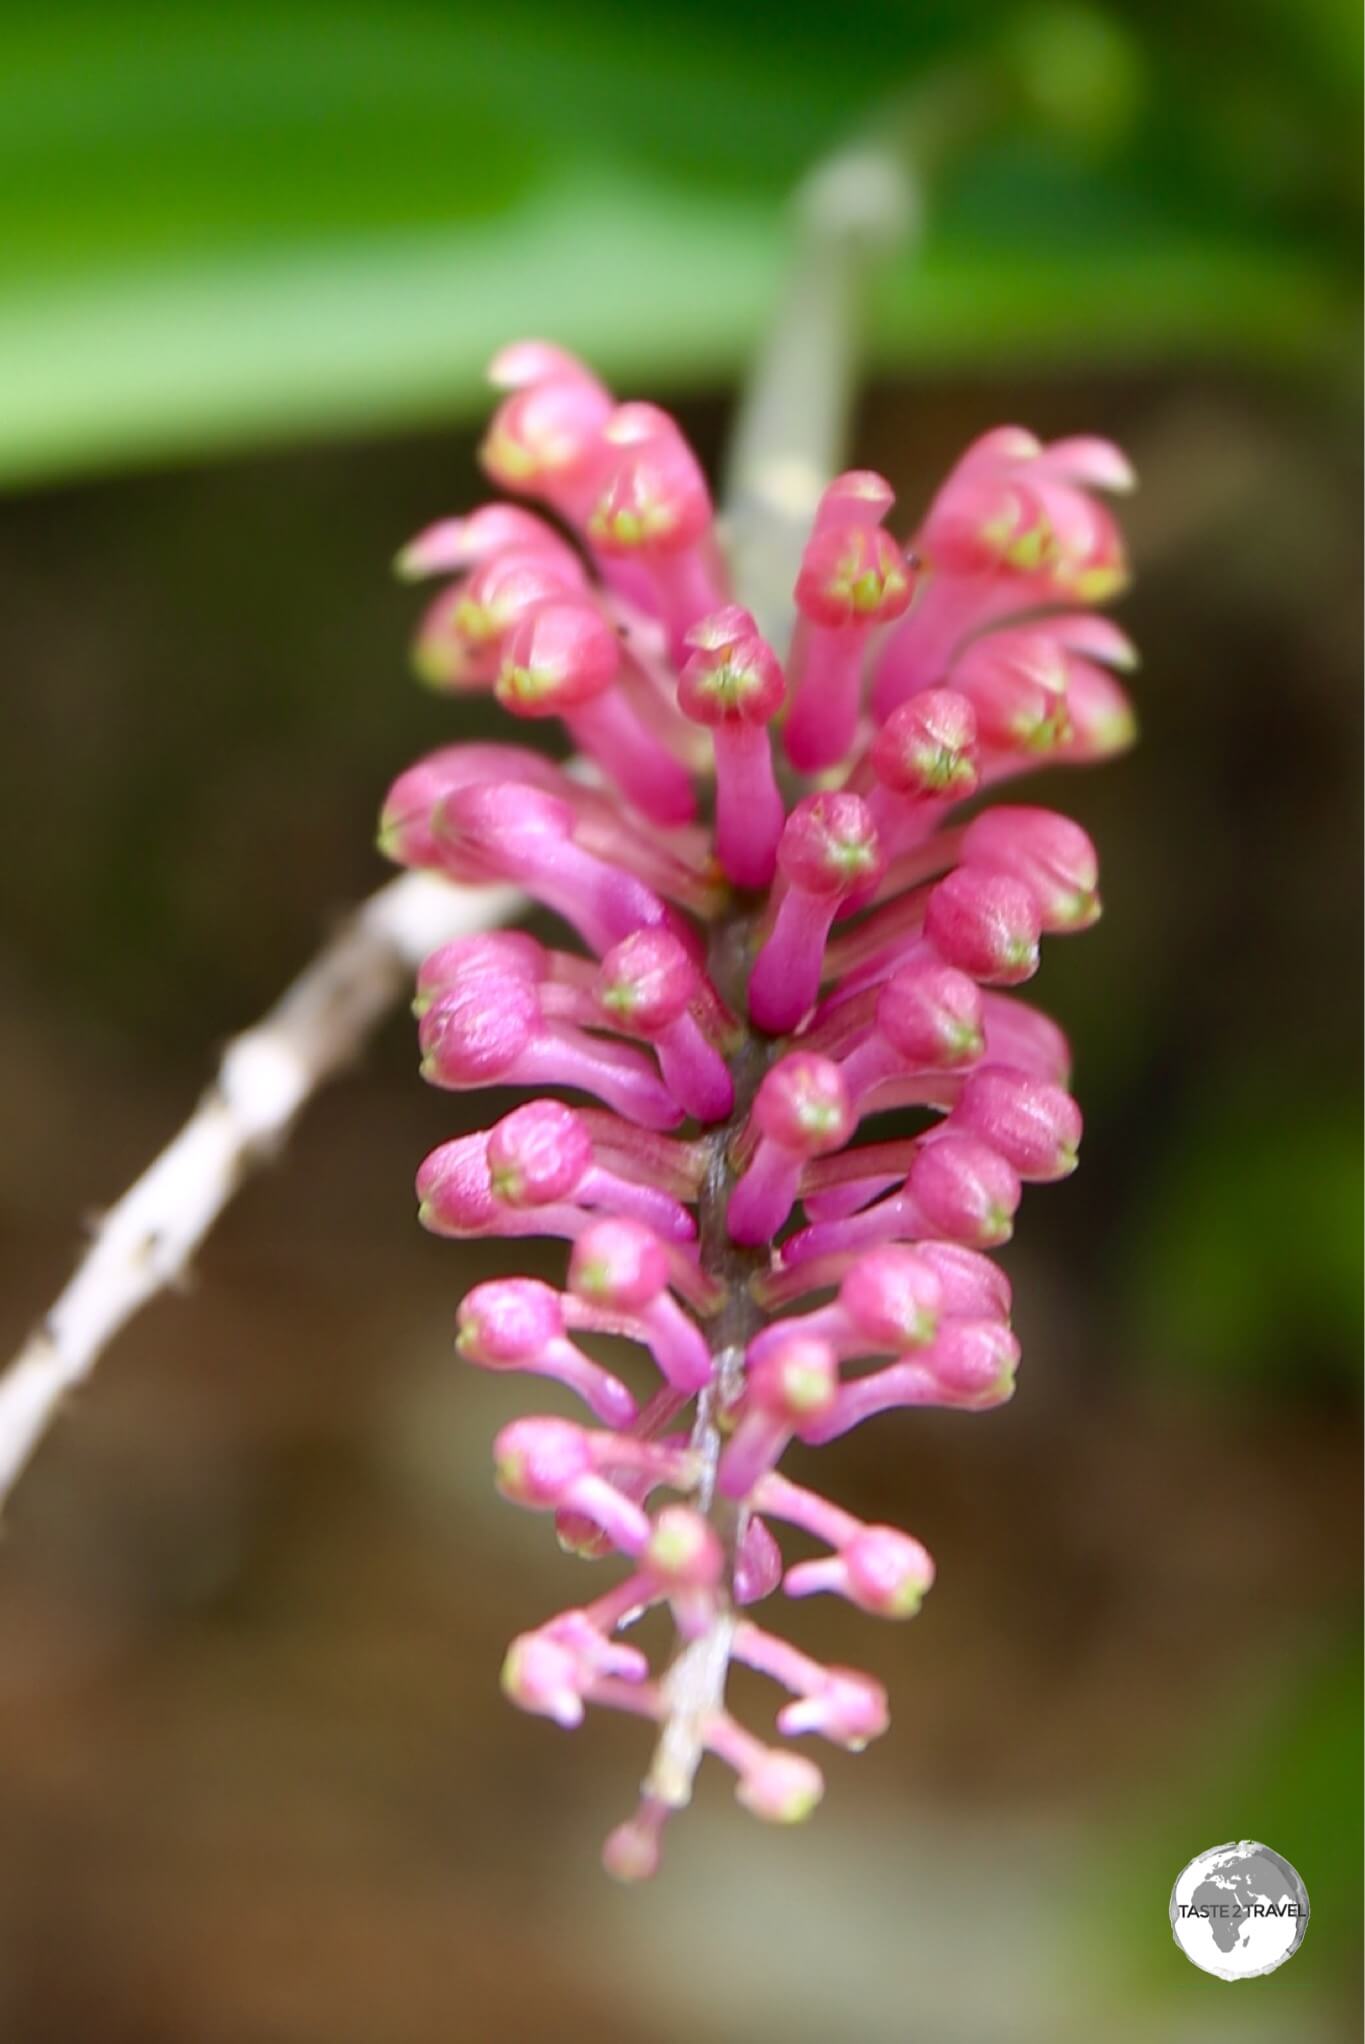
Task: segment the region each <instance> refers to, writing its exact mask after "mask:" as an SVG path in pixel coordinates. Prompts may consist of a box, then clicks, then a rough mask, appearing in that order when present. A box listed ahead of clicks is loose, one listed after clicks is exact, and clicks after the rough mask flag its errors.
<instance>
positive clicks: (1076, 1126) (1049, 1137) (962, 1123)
mask: <svg viewBox="0 0 1365 2044" xmlns="http://www.w3.org/2000/svg"><path fill="white" fill-rule="evenodd" d="M952 1119H953V1121H954V1122H955V1123H956V1124H957V1125H958V1127H960V1128H964V1129H969V1130H970V1131H971V1132H972V1133H973V1134H974V1135H978V1136H980V1138H981V1140H982V1141H983V1142H986V1143H989V1144H990V1146H991V1148H992V1149H993V1150H998V1151H999V1153H1000V1155H1001V1156H1002V1157H1004V1158H1005V1159H1006V1160H1007V1161H1008V1162H1009V1163H1010V1164H1012V1165H1013V1166H1014V1169H1015V1170H1016V1171H1017V1172H1018V1173H1019V1176H1020V1177H1021V1178H1027V1179H1031V1180H1038V1181H1041V1182H1043V1183H1046V1182H1047V1181H1048V1180H1050V1179H1054V1178H1066V1177H1069V1176H1070V1174H1071V1173H1072V1172H1073V1171H1074V1170H1075V1168H1076V1153H1077V1151H1078V1150H1079V1148H1080V1142H1081V1110H1080V1108H1079V1107H1078V1106H1077V1105H1076V1103H1075V1101H1074V1100H1073V1099H1072V1097H1071V1095H1070V1094H1069V1093H1067V1092H1065V1091H1064V1090H1063V1089H1062V1087H1060V1086H1049V1085H1047V1084H1046V1083H1045V1082H1044V1081H1042V1080H1039V1079H1034V1078H1031V1077H1030V1076H1029V1074H1028V1073H1027V1072H1016V1071H1011V1070H1010V1069H1009V1068H1008V1067H1007V1066H1001V1065H987V1066H984V1067H983V1068H982V1070H981V1071H979V1072H973V1073H972V1074H971V1076H970V1077H969V1078H968V1080H967V1082H966V1084H965V1085H964V1087H963V1089H962V1097H961V1099H960V1100H959V1101H958V1103H957V1106H956V1107H955V1108H954V1109H953V1115H952Z"/></svg>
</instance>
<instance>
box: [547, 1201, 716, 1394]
mask: <svg viewBox="0 0 1365 2044" xmlns="http://www.w3.org/2000/svg"><path fill="white" fill-rule="evenodd" d="M668 1278H669V1267H668V1258H667V1256H666V1254H665V1252H664V1249H663V1245H662V1244H661V1243H660V1242H659V1240H658V1238H657V1236H655V1235H654V1234H653V1233H652V1232H651V1231H650V1229H648V1228H646V1227H642V1226H641V1225H640V1224H639V1223H638V1222H636V1221H625V1220H602V1221H597V1222H594V1224H593V1225H592V1226H591V1227H590V1228H586V1229H585V1230H584V1231H583V1233H582V1234H581V1235H580V1236H579V1238H578V1240H577V1242H576V1243H575V1244H574V1251H573V1256H572V1258H571V1259H570V1263H569V1288H570V1290H571V1291H572V1292H573V1293H574V1295H575V1297H577V1298H579V1299H581V1300H583V1301H584V1303H585V1304H586V1305H588V1306H590V1307H593V1308H596V1309H598V1310H599V1311H601V1312H605V1313H607V1314H609V1315H613V1316H616V1317H617V1319H618V1320H619V1322H620V1323H621V1326H620V1331H621V1332H627V1333H633V1334H634V1335H635V1338H636V1339H638V1340H641V1341H645V1342H647V1343H648V1344H649V1347H650V1349H651V1351H652V1353H653V1356H654V1360H655V1362H656V1363H657V1364H658V1366H659V1368H660V1370H661V1371H662V1372H663V1374H664V1376H665V1377H666V1378H667V1379H668V1381H669V1383H670V1384H672V1385H673V1386H674V1387H675V1389H677V1390H679V1391H686V1392H693V1391H699V1390H700V1389H701V1388H702V1386H703V1385H705V1384H708V1383H709V1382H710V1380H711V1376H712V1371H713V1365H712V1360H711V1350H710V1347H709V1345H708V1343H707V1340H706V1337H705V1335H704V1334H703V1333H702V1331H701V1329H700V1328H699V1327H698V1326H697V1323H696V1322H695V1320H693V1319H691V1318H690V1317H689V1316H688V1315H687V1314H686V1313H684V1312H683V1310H682V1308H681V1307H680V1306H679V1305H678V1304H677V1303H676V1301H675V1300H674V1299H672V1298H671V1297H670V1296H669V1293H668V1290H667V1284H668Z"/></svg>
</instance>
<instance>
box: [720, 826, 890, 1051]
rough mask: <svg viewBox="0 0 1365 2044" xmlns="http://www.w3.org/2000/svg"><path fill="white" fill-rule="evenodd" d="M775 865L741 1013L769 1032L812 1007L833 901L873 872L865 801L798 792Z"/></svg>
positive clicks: (875, 853)
mask: <svg viewBox="0 0 1365 2044" xmlns="http://www.w3.org/2000/svg"><path fill="white" fill-rule="evenodd" d="M777 863H778V868H779V870H780V872H781V875H782V879H783V880H784V881H785V883H786V886H785V888H784V890H783V892H782V894H781V896H780V898H779V900H778V904H777V913H776V915H775V917H774V919H773V924H772V928H771V930H770V932H769V934H768V938H767V942H766V943H765V944H764V946H763V948H762V950H761V951H760V952H759V954H758V957H757V959H756V960H755V963H754V969H753V972H752V974H751V976H750V979H749V1014H750V1016H751V1017H752V1019H753V1020H754V1022H756V1023H757V1025H758V1027H759V1028H760V1029H765V1030H767V1031H768V1032H769V1034H770V1035H777V1034H778V1033H779V1032H781V1031H782V1030H786V1029H792V1028H794V1027H795V1026H796V1024H797V1023H798V1022H799V1021H800V1020H801V1017H802V1016H803V1015H804V1014H806V1013H807V1012H808V1010H809V1009H811V1008H812V1007H813V1006H814V1005H815V997H816V995H817V994H818V992H819V990H820V977H821V969H822V962H823V959H824V950H825V940H826V938H827V937H828V935H829V931H830V926H831V924H832V923H833V921H834V918H835V916H836V915H837V914H838V912H839V908H840V905H841V903H842V902H843V901H844V900H845V899H846V897H847V896H848V895H849V894H851V893H852V892H853V891H854V890H855V889H857V888H861V887H863V886H866V885H868V884H869V883H871V882H873V881H875V880H876V879H877V878H878V876H879V875H880V873H881V870H882V864H883V860H882V852H881V847H880V845H879V844H878V842H877V832H876V828H875V826H874V824H873V821H872V815H871V812H870V810H869V809H868V806H867V804H866V803H865V802H864V801H862V799H861V798H860V797H859V796H857V795H842V794H830V795H807V796H805V797H804V798H803V799H802V800H801V801H800V802H798V803H797V805H796V807H795V808H794V809H793V811H792V813H791V815H790V816H789V817H788V818H787V821H786V823H785V825H784V826H783V830H782V837H781V840H780V842H779V844H778V848H777Z"/></svg>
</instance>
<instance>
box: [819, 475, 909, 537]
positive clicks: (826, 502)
mask: <svg viewBox="0 0 1365 2044" xmlns="http://www.w3.org/2000/svg"><path fill="white" fill-rule="evenodd" d="M895 501H896V493H895V491H894V490H893V489H892V487H891V485H890V483H889V482H888V481H887V480H886V477H885V476H879V475H878V474H877V473H876V471H875V469H870V468H850V469H846V470H845V471H844V473H843V474H842V475H837V476H836V477H835V478H834V481H833V482H832V483H830V484H829V485H828V486H827V488H826V490H825V493H824V495H823V496H822V497H821V499H820V502H819V504H818V506H817V507H816V512H815V525H814V530H815V531H816V532H828V531H838V530H840V529H842V528H843V527H845V526H850V525H854V526H857V525H865V526H877V525H880V524H881V523H882V520H883V519H884V518H885V517H886V514H887V512H888V511H889V510H890V509H891V506H892V505H893V504H894V503H895Z"/></svg>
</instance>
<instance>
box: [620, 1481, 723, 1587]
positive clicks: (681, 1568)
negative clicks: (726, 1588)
mask: <svg viewBox="0 0 1365 2044" xmlns="http://www.w3.org/2000/svg"><path fill="white" fill-rule="evenodd" d="M640 1566H641V1568H642V1569H643V1570H644V1571H645V1573H646V1574H647V1575H648V1576H650V1577H651V1578H652V1580H653V1581H654V1582H655V1583H657V1584H658V1585H659V1587H660V1588H661V1589H663V1590H664V1591H666V1592H667V1594H668V1595H669V1596H670V1597H673V1598H675V1599H676V1598H677V1596H678V1594H679V1593H680V1592H688V1591H698V1590H700V1591H708V1590H714V1589H715V1588H716V1585H717V1584H718V1583H719V1582H720V1580H721V1577H722V1576H723V1575H724V1573H725V1550H724V1549H723V1548H722V1546H721V1544H720V1541H719V1539H718V1537H717V1535H716V1533H715V1530H714V1528H713V1527H712V1526H711V1524H710V1522H709V1521H708V1520H707V1519H706V1518H705V1517H704V1516H703V1514H702V1513H701V1512H698V1511H694V1510H693V1509H692V1507H691V1506H690V1505H665V1507H664V1509H663V1510H662V1511H661V1512H660V1513H659V1514H658V1516H657V1517H656V1519H655V1521H654V1530H653V1531H652V1533H651V1534H650V1536H649V1540H648V1542H647V1544H646V1546H645V1550H644V1553H643V1554H642V1555H641V1556H640ZM693 1608H694V1609H696V1608H697V1607H696V1605H695V1603H694V1605H693Z"/></svg>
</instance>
